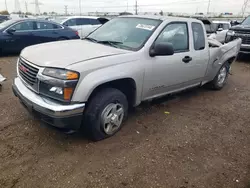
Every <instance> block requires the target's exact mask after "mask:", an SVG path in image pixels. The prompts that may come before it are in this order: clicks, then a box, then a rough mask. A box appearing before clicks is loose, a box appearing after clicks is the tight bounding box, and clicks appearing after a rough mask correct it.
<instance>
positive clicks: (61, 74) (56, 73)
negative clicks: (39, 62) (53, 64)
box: [43, 68, 79, 80]
mask: <svg viewBox="0 0 250 188" xmlns="http://www.w3.org/2000/svg"><path fill="white" fill-rule="evenodd" d="M43 75H46V76H50V77H53V78H58V79H61V80H76V79H78V78H79V73H78V72H75V71H69V70H65V69H56V68H45V69H44V71H43Z"/></svg>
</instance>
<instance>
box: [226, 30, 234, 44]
mask: <svg viewBox="0 0 250 188" xmlns="http://www.w3.org/2000/svg"><path fill="white" fill-rule="evenodd" d="M234 36H235V32H234V31H232V30H229V31H228V32H227V34H226V38H225V43H228V42H231V41H232V40H234Z"/></svg>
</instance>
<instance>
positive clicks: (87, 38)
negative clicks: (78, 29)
mask: <svg viewBox="0 0 250 188" xmlns="http://www.w3.org/2000/svg"><path fill="white" fill-rule="evenodd" d="M82 40H89V41H91V42H95V43H98V40H96V39H93V38H90V37H86V38H83V39H82Z"/></svg>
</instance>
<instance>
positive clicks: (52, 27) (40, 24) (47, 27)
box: [33, 21, 62, 44]
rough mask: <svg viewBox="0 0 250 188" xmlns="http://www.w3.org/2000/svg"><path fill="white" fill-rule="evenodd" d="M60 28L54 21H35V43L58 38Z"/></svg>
mask: <svg viewBox="0 0 250 188" xmlns="http://www.w3.org/2000/svg"><path fill="white" fill-rule="evenodd" d="M61 29H62V27H61V26H59V25H57V24H54V23H50V22H44V21H37V22H35V31H34V32H33V35H34V38H35V39H36V44H39V43H45V42H51V41H56V40H59V39H60V35H59V31H60V30H61Z"/></svg>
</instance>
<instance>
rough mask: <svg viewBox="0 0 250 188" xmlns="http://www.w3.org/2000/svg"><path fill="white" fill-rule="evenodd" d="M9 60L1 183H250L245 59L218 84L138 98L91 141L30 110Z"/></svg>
mask: <svg viewBox="0 0 250 188" xmlns="http://www.w3.org/2000/svg"><path fill="white" fill-rule="evenodd" d="M16 59H17V58H16V57H3V58H0V68H1V70H0V73H1V74H3V75H4V76H6V77H7V82H5V83H4V85H3V88H2V91H0V108H1V110H0V187H31V188H34V187H58V188H63V187H105V188H106V187H109V188H111V187H114V188H118V187H119V188H120V187H121V188H122V187H143V188H146V187H167V188H172V187H173V188H202V187H209V188H210V187H218V188H238V187H242V188H249V187H250V116H249V114H250V64H247V63H244V62H243V61H242V62H237V63H235V64H234V65H233V75H232V76H230V78H229V83H228V85H227V86H226V87H225V88H224V89H223V90H222V91H209V90H206V89H203V88H200V89H194V90H192V91H189V92H185V93H183V94H180V95H177V96H175V97H171V98H170V97H168V98H165V99H161V100H157V101H155V102H153V103H152V104H151V105H149V104H144V105H141V106H140V107H139V108H137V109H136V110H135V112H133V113H131V114H130V119H129V120H128V122H127V123H126V125H125V126H124V128H123V129H122V131H121V132H120V133H118V134H117V135H116V136H115V137H113V138H110V139H107V140H105V141H101V142H97V143H92V142H90V141H88V140H87V139H86V138H84V137H82V136H81V135H80V134H78V133H77V134H73V135H66V134H64V133H62V132H60V131H58V130H55V129H52V128H51V127H48V126H46V125H44V124H42V123H40V122H39V121H37V120H34V119H32V117H31V116H29V114H28V113H27V112H26V110H24V108H23V107H22V106H21V105H20V103H19V101H18V100H17V98H15V97H14V96H13V94H12V91H11V84H12V80H13V78H14V77H15V75H16V70H15V66H16V65H15V63H16ZM246 59H249V57H247V58H246ZM166 111H167V112H170V114H165V113H164V112H166Z"/></svg>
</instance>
